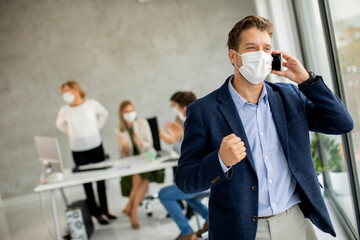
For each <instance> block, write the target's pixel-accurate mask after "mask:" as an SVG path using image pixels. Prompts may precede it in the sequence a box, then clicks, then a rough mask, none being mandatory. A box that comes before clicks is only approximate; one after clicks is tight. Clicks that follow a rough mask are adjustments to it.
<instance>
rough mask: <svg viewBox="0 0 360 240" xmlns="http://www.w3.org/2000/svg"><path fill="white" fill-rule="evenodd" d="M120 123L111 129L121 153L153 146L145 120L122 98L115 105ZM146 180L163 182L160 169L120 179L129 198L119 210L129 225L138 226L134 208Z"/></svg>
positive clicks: (143, 192)
mask: <svg viewBox="0 0 360 240" xmlns="http://www.w3.org/2000/svg"><path fill="white" fill-rule="evenodd" d="M119 119H120V126H119V127H118V128H116V129H115V138H116V142H117V145H118V149H119V153H120V156H121V157H126V156H133V155H139V154H142V153H145V152H146V151H149V150H153V140H152V135H151V130H150V127H149V124H148V122H147V121H146V120H145V119H142V118H137V117H136V112H135V108H134V105H133V104H132V103H131V102H130V101H123V102H122V103H121V104H120V108H119ZM150 182H164V170H158V171H152V172H146V173H141V174H135V175H132V176H126V177H123V178H122V179H121V191H122V195H123V196H129V201H128V203H127V205H126V207H125V208H124V210H123V213H124V214H126V215H128V216H129V217H130V222H131V227H132V228H133V229H138V228H139V227H140V225H139V221H138V218H137V209H138V206H139V205H140V203H141V201H142V200H143V198H144V196H145V194H146V192H147V190H148V187H149V183H150Z"/></svg>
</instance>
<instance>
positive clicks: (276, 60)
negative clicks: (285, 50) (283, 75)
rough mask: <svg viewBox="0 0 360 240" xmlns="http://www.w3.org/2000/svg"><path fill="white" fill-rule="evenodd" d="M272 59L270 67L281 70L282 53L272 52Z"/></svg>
mask: <svg viewBox="0 0 360 240" xmlns="http://www.w3.org/2000/svg"><path fill="white" fill-rule="evenodd" d="M271 56H272V57H273V61H272V64H271V69H272V70H276V71H281V69H282V67H281V66H282V54H280V53H272V54H271Z"/></svg>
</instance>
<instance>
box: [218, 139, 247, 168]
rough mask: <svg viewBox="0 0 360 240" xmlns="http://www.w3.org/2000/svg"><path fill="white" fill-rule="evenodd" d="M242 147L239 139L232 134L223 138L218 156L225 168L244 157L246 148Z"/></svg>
mask: <svg viewBox="0 0 360 240" xmlns="http://www.w3.org/2000/svg"><path fill="white" fill-rule="evenodd" d="M244 145H245V144H244V142H243V141H241V138H239V137H237V136H236V135H235V134H233V133H232V134H230V135H228V136H226V137H224V138H223V140H222V142H221V146H220V150H219V155H220V158H221V160H222V161H223V162H224V164H225V166H227V167H230V166H233V165H235V164H237V163H239V162H241V160H243V159H244V158H245V157H246V148H245V146H244Z"/></svg>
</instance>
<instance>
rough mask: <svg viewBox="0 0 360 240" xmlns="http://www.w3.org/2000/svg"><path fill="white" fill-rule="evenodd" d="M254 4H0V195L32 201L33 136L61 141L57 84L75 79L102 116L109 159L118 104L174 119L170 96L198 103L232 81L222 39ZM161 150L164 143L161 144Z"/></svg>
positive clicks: (219, 0)
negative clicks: (105, 115)
mask: <svg viewBox="0 0 360 240" xmlns="http://www.w3.org/2000/svg"><path fill="white" fill-rule="evenodd" d="M254 13H255V5H254V3H253V1H252V0H242V1H239V0H157V1H152V2H148V3H139V2H138V1H136V0H104V1H100V0H97V1H96V0H77V1H73V0H61V1H60V0H56V1H55V0H54V1H47V0H38V1H31V0H29V1H27V0H2V1H0V33H1V34H0V46H1V51H0V112H1V118H0V119H1V120H0V134H1V138H0V193H1V196H2V198H9V197H12V196H17V195H20V194H26V193H30V192H32V190H33V188H34V186H35V185H36V184H37V182H38V179H39V173H40V166H39V162H38V159H37V155H36V151H35V146H34V139H33V137H34V136H35V135H45V136H57V137H59V139H60V144H61V147H62V155H63V159H64V164H65V166H66V167H72V166H73V163H72V159H71V155H70V151H69V149H68V140H67V137H66V136H65V135H63V134H61V133H60V132H59V131H58V130H57V129H56V127H55V119H56V115H57V112H58V110H59V108H60V106H61V105H62V104H63V101H62V99H61V96H60V92H59V87H60V85H61V83H63V82H65V81H67V80H70V79H75V80H77V81H79V82H80V83H81V85H82V86H83V88H84V89H85V91H87V94H88V96H89V97H90V98H95V99H97V100H98V101H100V102H101V103H102V104H103V105H104V106H106V108H107V109H108V110H109V111H110V117H109V120H108V121H107V123H106V126H105V128H104V129H103V130H102V136H103V140H104V145H105V149H106V152H108V153H109V154H110V155H111V156H112V157H115V156H116V155H117V149H116V146H115V143H114V136H113V129H114V128H115V127H116V126H117V125H118V115H117V111H118V106H119V103H120V102H121V101H122V100H124V99H130V100H132V101H133V103H134V104H135V107H136V109H137V112H138V115H139V116H141V117H149V116H154V115H156V116H158V118H159V121H160V124H161V125H162V124H164V123H165V121H168V120H172V119H173V118H174V114H173V113H172V111H171V109H170V107H169V102H168V99H169V97H170V96H171V94H172V93H173V92H175V91H177V90H192V91H194V92H195V93H196V94H197V96H199V97H201V96H204V95H205V94H207V93H209V92H210V91H212V90H214V89H215V88H217V87H219V86H220V85H221V84H222V83H223V81H224V80H225V78H226V77H227V76H228V75H230V74H231V73H232V67H231V65H230V64H229V61H228V59H227V49H226V40H227V33H228V32H229V30H230V29H231V28H232V26H233V25H234V24H235V23H236V22H237V21H238V20H239V19H241V18H243V17H244V16H246V15H248V14H254ZM163 147H165V146H164V144H163Z"/></svg>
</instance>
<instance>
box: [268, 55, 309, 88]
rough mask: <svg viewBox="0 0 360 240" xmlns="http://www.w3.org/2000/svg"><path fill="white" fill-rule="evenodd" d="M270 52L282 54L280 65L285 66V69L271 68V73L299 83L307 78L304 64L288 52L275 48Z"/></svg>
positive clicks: (307, 74)
mask: <svg viewBox="0 0 360 240" xmlns="http://www.w3.org/2000/svg"><path fill="white" fill-rule="evenodd" d="M272 54H281V55H282V66H284V67H286V68H287V69H286V71H278V70H272V71H271V73H273V74H276V75H279V76H282V77H286V78H288V79H289V80H291V81H293V82H296V83H297V84H301V83H303V82H304V81H306V80H307V79H309V77H310V76H309V73H308V72H307V71H306V69H305V68H304V66H303V65H302V64H301V63H300V61H299V60H297V59H296V58H295V57H293V56H291V55H290V54H289V53H287V52H284V51H280V50H275V51H272Z"/></svg>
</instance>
